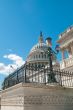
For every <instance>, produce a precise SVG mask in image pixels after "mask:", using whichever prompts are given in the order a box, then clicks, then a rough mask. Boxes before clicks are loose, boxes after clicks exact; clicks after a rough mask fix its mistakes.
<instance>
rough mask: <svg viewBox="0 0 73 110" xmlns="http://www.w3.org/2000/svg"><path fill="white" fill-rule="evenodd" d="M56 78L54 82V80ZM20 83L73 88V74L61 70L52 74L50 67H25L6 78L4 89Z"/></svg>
mask: <svg viewBox="0 0 73 110" xmlns="http://www.w3.org/2000/svg"><path fill="white" fill-rule="evenodd" d="M53 78H54V80H53ZM20 82H24V83H36V84H37V83H39V84H41V83H42V84H45V85H46V84H47V85H48V84H51V85H54V84H58V85H60V86H64V87H73V73H72V72H67V71H61V70H53V71H52V73H50V70H49V67H47V66H46V67H45V66H44V65H43V66H38V67H37V65H36V66H34V65H24V66H23V67H22V68H20V69H18V70H17V71H15V72H14V73H12V74H10V75H9V76H8V77H7V78H5V80H4V82H3V87H2V88H3V89H5V88H8V87H11V86H13V85H16V84H18V83H20Z"/></svg>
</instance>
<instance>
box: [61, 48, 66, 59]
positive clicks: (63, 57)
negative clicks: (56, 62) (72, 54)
mask: <svg viewBox="0 0 73 110" xmlns="http://www.w3.org/2000/svg"><path fill="white" fill-rule="evenodd" d="M61 52H62V60H64V59H65V55H64V50H61Z"/></svg>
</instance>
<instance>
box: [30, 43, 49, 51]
mask: <svg viewBox="0 0 73 110" xmlns="http://www.w3.org/2000/svg"><path fill="white" fill-rule="evenodd" d="M47 48H48V47H47V45H46V44H45V43H38V44H36V45H34V46H33V47H32V49H31V50H30V53H31V52H34V51H42V50H45V49H47Z"/></svg>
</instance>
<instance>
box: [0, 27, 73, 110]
mask: <svg viewBox="0 0 73 110" xmlns="http://www.w3.org/2000/svg"><path fill="white" fill-rule="evenodd" d="M57 43H58V44H59V45H60V46H59V47H58V48H59V51H60V52H61V53H62V60H61V62H58V61H57V57H56V54H57V52H55V51H54V50H52V39H51V38H50V37H48V38H47V40H46V42H44V39H43V35H42V32H40V36H39V40H38V43H37V44H36V45H34V46H33V47H32V49H31V50H30V52H29V55H28V56H27V59H26V62H25V64H24V65H22V66H21V67H20V68H19V69H17V70H15V71H14V72H13V73H11V74H10V75H9V76H7V77H6V78H5V79H4V82H3V84H2V90H1V91H0V110H10V109H11V110H16V109H18V110H37V109H38V110H73V27H72V26H71V27H69V28H68V29H67V30H66V31H64V32H63V33H61V34H60V35H59V39H58V40H57Z"/></svg>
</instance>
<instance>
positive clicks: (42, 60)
mask: <svg viewBox="0 0 73 110" xmlns="http://www.w3.org/2000/svg"><path fill="white" fill-rule="evenodd" d="M47 51H48V46H47V44H46V43H44V40H43V35H42V33H40V37H39V42H38V43H37V44H36V45H34V46H33V47H32V49H31V50H30V52H29V55H28V57H27V60H26V62H27V63H28V64H29V63H30V64H37V65H39V64H40V65H45V64H48V62H49V58H48V52H47ZM52 59H53V62H55V61H56V56H55V54H53V55H52Z"/></svg>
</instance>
